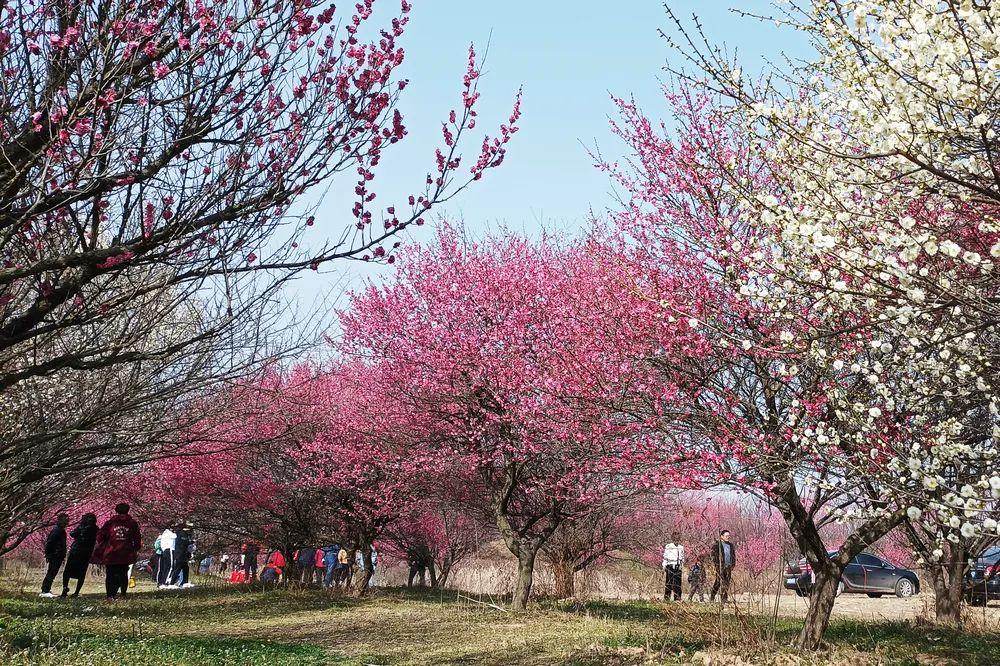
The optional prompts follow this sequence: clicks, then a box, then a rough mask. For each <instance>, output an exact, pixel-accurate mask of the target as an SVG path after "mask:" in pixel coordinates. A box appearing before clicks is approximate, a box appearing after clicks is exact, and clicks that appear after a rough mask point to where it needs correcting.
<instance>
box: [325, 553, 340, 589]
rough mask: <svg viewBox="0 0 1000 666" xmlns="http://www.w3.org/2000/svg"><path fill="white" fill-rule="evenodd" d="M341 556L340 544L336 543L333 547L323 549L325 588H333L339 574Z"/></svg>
mask: <svg viewBox="0 0 1000 666" xmlns="http://www.w3.org/2000/svg"><path fill="white" fill-rule="evenodd" d="M339 555H340V544H339V543H335V544H333V545H332V546H326V547H325V548H323V568H324V569H325V571H324V576H323V585H324V586H325V587H333V584H334V578H335V576H336V573H337V557H338V556H339Z"/></svg>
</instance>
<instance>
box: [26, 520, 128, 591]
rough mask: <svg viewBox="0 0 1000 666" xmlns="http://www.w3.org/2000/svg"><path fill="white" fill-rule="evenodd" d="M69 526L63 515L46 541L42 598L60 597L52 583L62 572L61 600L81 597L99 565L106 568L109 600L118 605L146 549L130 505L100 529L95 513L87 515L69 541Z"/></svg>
mask: <svg viewBox="0 0 1000 666" xmlns="http://www.w3.org/2000/svg"><path fill="white" fill-rule="evenodd" d="M68 526H69V516H68V515H67V514H65V513H61V514H59V516H58V517H57V518H56V524H55V527H53V528H52V530H51V531H50V532H49V534H48V536H47V537H46V539H45V551H44V552H45V564H46V568H45V577H44V578H43V579H42V591H41V594H40V595H39V596H41V597H43V598H48V599H52V598H54V597H55V596H56V595H55V594H53V593H52V583H53V582H55V579H56V575H58V573H59V569H60V568H62V569H63V590H62V595H61V596H62V597H66V596H73V597H76V596H78V595H79V594H80V589H81V588H82V587H83V583H84V580H86V578H87V569H88V567H89V566H90V565H91V564H98V565H102V566H103V567H104V572H105V591H106V593H107V600H108V601H114V600H115V599H116V598H118V597H119V595H120V596H122V597H124V596H125V595H126V594H127V593H128V588H129V578H130V576H129V569H130V568H131V567H132V566H133V565H134V564H135V562H136V559H137V558H138V556H139V549H140V548H141V547H142V538H141V536H140V533H139V523H137V522H136V521H135V519H134V518H132V516H130V515H129V506H128V504H124V503H122V504H119V505H117V506H116V507H115V513H114V515H113V516H111V518H109V519H108V520H107V521H105V523H104V524H103V525H101V526H100V527H98V526H97V516H96V515H95V514H93V513H85V514H84V515H83V517H82V518H81V519H80V523H79V524H78V525H77V526H76V527H75V528H73V531H72V532H70V533H69V535H68V537H67V534H66V528H67V527H68ZM68 538H72V539H73V543H72V545H70V546H69V548H68V549H67V543H68ZM64 562H65V564H66V566H65V567H63V563H64ZM74 579H75V580H76V589H75V590H74V591H73V593H72V595H71V594H70V592H69V590H70V588H69V581H70V580H74Z"/></svg>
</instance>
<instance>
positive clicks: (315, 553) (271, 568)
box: [219, 542, 378, 588]
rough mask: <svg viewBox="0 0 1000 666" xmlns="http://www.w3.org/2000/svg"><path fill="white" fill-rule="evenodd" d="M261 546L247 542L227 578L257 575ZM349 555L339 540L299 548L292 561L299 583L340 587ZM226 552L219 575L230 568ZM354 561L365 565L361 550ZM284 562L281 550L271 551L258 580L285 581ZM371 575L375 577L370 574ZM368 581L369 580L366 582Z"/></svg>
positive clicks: (348, 569)
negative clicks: (337, 541) (317, 545)
mask: <svg viewBox="0 0 1000 666" xmlns="http://www.w3.org/2000/svg"><path fill="white" fill-rule="evenodd" d="M260 553H261V547H260V545H259V544H256V543H252V542H248V543H244V544H243V545H242V546H241V547H240V560H241V562H240V564H241V566H240V567H239V568H236V567H235V566H234V567H233V573H232V574H231V575H230V581H231V582H234V583H238V582H244V581H252V580H255V579H256V578H257V567H258V559H259V557H260ZM350 558H351V554H350V552H349V551H348V550H347V548H345V547H342V546H341V545H340V544H339V543H334V544H331V545H329V546H323V547H320V548H315V547H311V546H309V547H305V548H299V549H298V550H296V551H295V552H294V553H292V561H293V562H294V563H295V565H296V567H297V569H298V574H297V579H298V581H299V582H300V583H303V584H307V585H308V584H311V583H316V584H317V585H323V586H324V587H328V588H329V587H334V586H338V587H339V586H340V584H341V583H344V584H346V583H348V582H349V579H350V576H351V566H350V565H351V559H350ZM371 558H372V566H373V567H375V566H377V565H378V551H377V550H376V548H375V546H374V545H373V546H372V555H371ZM229 562H230V557H229V555H228V554H227V555H222V556H221V557H220V558H219V574H220V575H225V574H226V572H227V571H228V570H229ZM355 562H356V564H357V566H358V567H359V568H363V567H364V558H363V555H362V553H361V551H358V552H357V554H356V558H355ZM286 569H287V562H286V561H285V556H284V554H283V553H282V552H281V551H280V550H273V551H271V552H270V553H269V554H268V555H267V557H265V559H264V567H263V569H262V570H261V572H260V580H261V582H264V583H277V582H280V581H288V580H289V574H288V572H287V570H286ZM373 578H374V576H373ZM369 584H371V581H369Z"/></svg>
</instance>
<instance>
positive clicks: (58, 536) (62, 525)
mask: <svg viewBox="0 0 1000 666" xmlns="http://www.w3.org/2000/svg"><path fill="white" fill-rule="evenodd" d="M67 525H69V516H67V515H66V514H65V513H60V514H59V516H57V517H56V524H55V527H53V528H52V531H51V532H49V536H48V537H47V538H46V539H45V563H46V565H47V566H46V568H45V577H44V578H43V579H42V593H41V594H39V595H38V596H40V597H43V598H45V599H52V598H53V597H55V596H56V595H54V594H52V581H54V580H55V579H56V574H57V573H59V567H61V566H62V563H63V560H64V559H66V526H67Z"/></svg>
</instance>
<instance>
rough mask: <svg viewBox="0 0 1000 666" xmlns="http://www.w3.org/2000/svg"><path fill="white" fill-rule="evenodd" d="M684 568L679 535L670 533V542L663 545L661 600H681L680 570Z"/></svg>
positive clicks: (682, 550) (682, 548)
mask: <svg viewBox="0 0 1000 666" xmlns="http://www.w3.org/2000/svg"><path fill="white" fill-rule="evenodd" d="M683 568H684V546H683V545H682V544H681V535H680V534H679V533H677V532H672V533H671V534H670V543H668V544H667V545H666V546H664V547H663V600H664V601H672V600H674V599H676V600H677V601H680V600H681V597H682V596H683V594H682V591H681V580H682V577H681V571H682V569H683Z"/></svg>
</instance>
